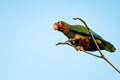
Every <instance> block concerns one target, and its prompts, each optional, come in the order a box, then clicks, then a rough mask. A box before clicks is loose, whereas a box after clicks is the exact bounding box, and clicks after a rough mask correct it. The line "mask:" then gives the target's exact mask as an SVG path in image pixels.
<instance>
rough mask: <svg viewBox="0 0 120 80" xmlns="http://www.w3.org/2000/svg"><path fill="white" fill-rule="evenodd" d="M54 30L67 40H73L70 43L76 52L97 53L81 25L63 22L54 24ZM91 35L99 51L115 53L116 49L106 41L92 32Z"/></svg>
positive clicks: (91, 40) (87, 33)
mask: <svg viewBox="0 0 120 80" xmlns="http://www.w3.org/2000/svg"><path fill="white" fill-rule="evenodd" d="M54 30H58V31H60V32H62V33H63V34H64V35H65V36H66V37H67V38H68V39H74V41H73V42H71V44H72V45H74V46H76V48H77V49H78V50H86V51H97V50H98V49H97V47H96V45H95V43H94V41H93V39H92V38H91V35H90V34H89V32H88V30H87V28H86V27H85V26H82V25H70V24H68V23H66V22H64V21H59V22H56V23H55V24H54ZM91 32H92V34H93V36H94V38H95V40H96V42H97V44H98V46H99V47H100V50H107V51H109V52H115V50H116V48H115V47H114V46H113V45H112V44H111V43H110V42H108V41H106V40H104V39H103V38H102V37H101V36H99V35H98V34H97V33H95V32H94V31H92V30H91Z"/></svg>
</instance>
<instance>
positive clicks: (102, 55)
mask: <svg viewBox="0 0 120 80" xmlns="http://www.w3.org/2000/svg"><path fill="white" fill-rule="evenodd" d="M73 19H74V20H80V21H82V22H83V23H84V25H85V26H86V27H87V29H88V32H89V34H90V35H91V37H92V39H93V41H94V42H95V45H96V47H97V49H98V51H99V53H100V54H101V58H102V59H104V60H105V61H106V62H107V63H109V64H110V65H111V66H112V67H113V68H114V69H115V70H116V71H117V72H119V73H120V70H119V69H118V68H117V67H115V66H114V65H113V64H112V63H111V62H110V61H109V60H108V59H107V58H106V56H105V55H104V54H103V53H102V52H101V50H100V48H99V46H98V44H97V42H96V40H95V38H94V36H93V34H92V32H91V30H90V29H89V27H88V26H87V24H86V22H85V21H84V20H83V19H81V18H73Z"/></svg>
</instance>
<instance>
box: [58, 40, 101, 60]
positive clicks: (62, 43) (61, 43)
mask: <svg viewBox="0 0 120 80" xmlns="http://www.w3.org/2000/svg"><path fill="white" fill-rule="evenodd" d="M68 41H69V40H68ZM68 41H65V42H59V43H57V44H56V46H57V45H65V44H66V45H69V46H71V47H73V48H75V49H76V47H75V46H74V45H72V44H70V43H68ZM76 50H77V49H76ZM77 51H78V50H77ZM81 51H83V52H85V53H87V54H89V55H92V56H94V57H98V58H102V57H101V56H99V55H96V54H93V53H91V52H89V51H85V50H81Z"/></svg>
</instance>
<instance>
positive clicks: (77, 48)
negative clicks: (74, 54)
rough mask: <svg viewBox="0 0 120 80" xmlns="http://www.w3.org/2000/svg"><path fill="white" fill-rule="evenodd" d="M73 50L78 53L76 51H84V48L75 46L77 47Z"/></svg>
mask: <svg viewBox="0 0 120 80" xmlns="http://www.w3.org/2000/svg"><path fill="white" fill-rule="evenodd" d="M75 48H76V50H77V51H78V50H80V51H82V50H84V48H83V47H82V46H77V47H75Z"/></svg>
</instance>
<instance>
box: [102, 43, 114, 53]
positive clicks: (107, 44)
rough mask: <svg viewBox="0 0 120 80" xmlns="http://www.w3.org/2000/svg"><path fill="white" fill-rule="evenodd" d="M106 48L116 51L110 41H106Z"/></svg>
mask: <svg viewBox="0 0 120 80" xmlns="http://www.w3.org/2000/svg"><path fill="white" fill-rule="evenodd" d="M104 49H105V50H107V51H109V52H115V50H116V48H115V47H114V46H113V45H112V44H111V43H110V42H107V41H106V42H105V47H104Z"/></svg>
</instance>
